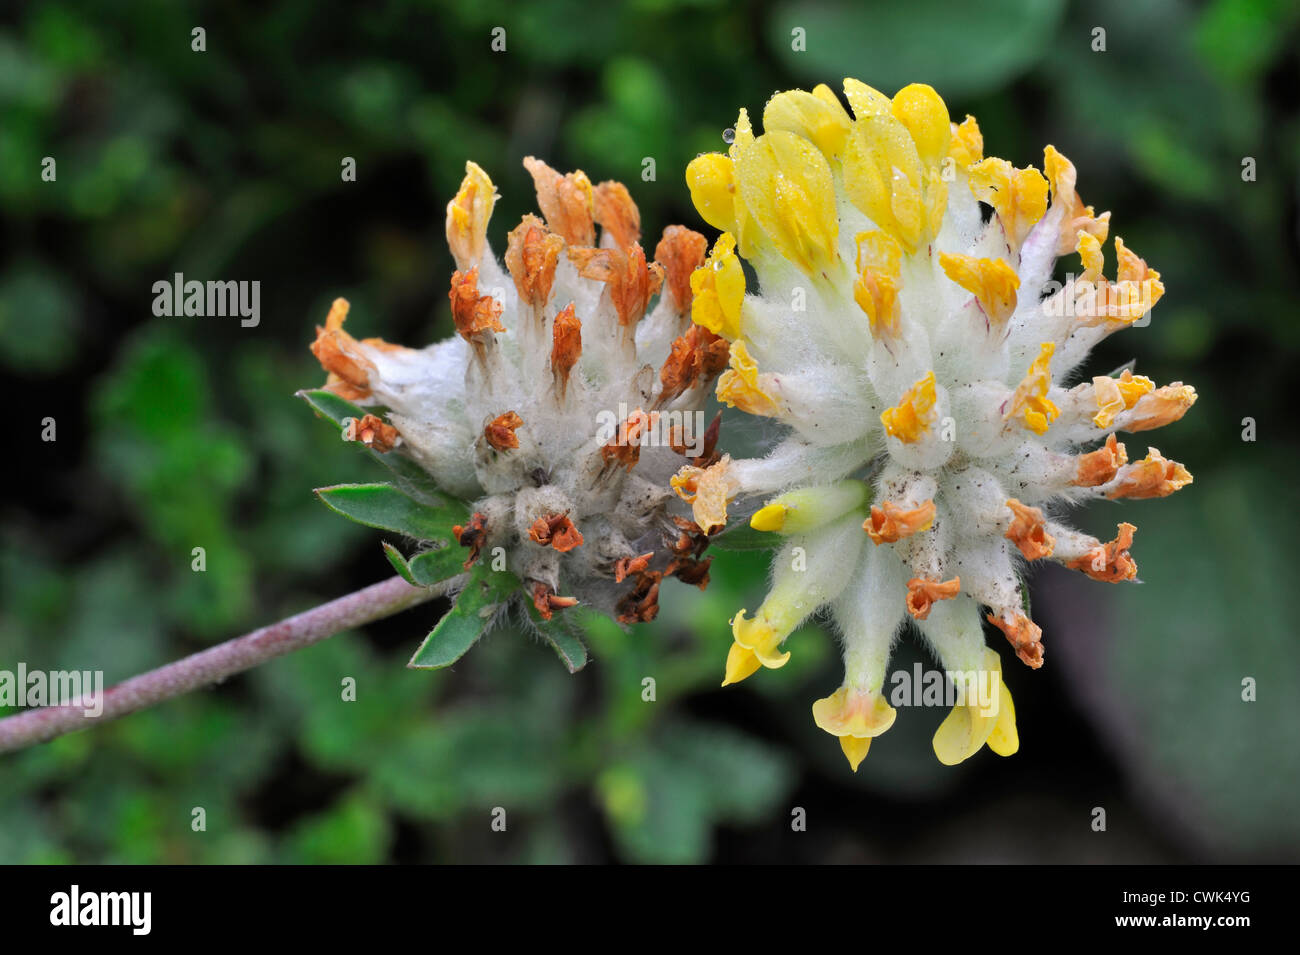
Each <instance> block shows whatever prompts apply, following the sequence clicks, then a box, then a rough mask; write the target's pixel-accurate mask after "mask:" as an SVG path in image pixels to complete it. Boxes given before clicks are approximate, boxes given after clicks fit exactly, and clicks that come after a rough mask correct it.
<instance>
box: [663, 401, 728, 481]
mask: <svg viewBox="0 0 1300 955" xmlns="http://www.w3.org/2000/svg"><path fill="white" fill-rule="evenodd" d="M721 432H722V412H721V411H719V412H718V413H717V414H715V415H714V416H713V420H712V421H710V422H709V426H708V427H707V428H705V429H704V437H703V439H702V440H701V441H700V442H699V445H698V449H699V453H698V454H696V453H695V450H696V449H695V448H693V447H691V446H690V445H688V444H687V443H686V434H685V432H684V429H683V428H682V426H681V425H673V426H672V428H670V429H669V431H668V446H669V447H670V448H672V449H673V450H674V451H676V452H677V453H678V454H680V455H681V456H682V457H684V458H686V459H687V460H688V461H690V462H691V464H692V465H693V466H694V467H697V468H707V467H709V466H710V465H712V464H716V463H717V462H718V461H719V460H721V458H722V455H721V454H720V453H719V452H718V436H719V435H720V434H721ZM694 444H695V442H694V441H692V442H691V445H694Z"/></svg>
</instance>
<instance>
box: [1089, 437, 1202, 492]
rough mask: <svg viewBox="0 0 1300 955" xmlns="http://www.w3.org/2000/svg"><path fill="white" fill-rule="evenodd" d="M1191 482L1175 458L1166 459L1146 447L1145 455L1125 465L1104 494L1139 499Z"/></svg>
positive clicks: (1175, 488)
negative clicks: (1113, 484)
mask: <svg viewBox="0 0 1300 955" xmlns="http://www.w3.org/2000/svg"><path fill="white" fill-rule="evenodd" d="M1191 483H1192V475H1191V474H1190V473H1189V472H1188V470H1187V468H1185V467H1183V466H1182V465H1181V464H1179V463H1178V462H1177V461H1170V460H1169V459H1168V458H1166V457H1165V456H1164V455H1162V454H1161V453H1160V452H1159V451H1158V450H1157V449H1155V448H1147V456H1146V457H1145V458H1143V459H1142V460H1141V461H1138V462H1136V463H1135V464H1133V465H1131V466H1129V467H1127V468H1125V469H1124V470H1123V471H1122V472H1121V473H1120V475H1119V480H1118V481H1117V482H1116V484H1115V487H1113V488H1112V489H1111V490H1110V491H1109V492H1107V494H1106V496H1107V497H1109V498H1111V499H1112V500H1117V499H1119V498H1121V497H1127V498H1132V499H1133V500H1143V499H1145V498H1151V497H1168V496H1169V495H1170V494H1173V493H1174V491H1177V490H1179V489H1180V488H1183V487H1186V486H1187V485H1188V484H1191Z"/></svg>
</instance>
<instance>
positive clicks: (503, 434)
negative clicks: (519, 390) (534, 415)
mask: <svg viewBox="0 0 1300 955" xmlns="http://www.w3.org/2000/svg"><path fill="white" fill-rule="evenodd" d="M523 423H524V419H523V418H521V417H519V415H518V414H517V413H515V412H513V411H507V412H506V413H505V414H500V415H497V416H496V417H495V418H493V419H492V420H491V421H489V422H488V425H487V427H486V428H484V429H483V437H484V438H485V439H486V440H487V443H488V444H490V445H492V447H494V448H496V449H497V450H498V451H509V450H512V449H514V448H517V447H519V436H518V435H516V434H515V430H516V429H517V428H518V427H519V426H520V425H522V424H523Z"/></svg>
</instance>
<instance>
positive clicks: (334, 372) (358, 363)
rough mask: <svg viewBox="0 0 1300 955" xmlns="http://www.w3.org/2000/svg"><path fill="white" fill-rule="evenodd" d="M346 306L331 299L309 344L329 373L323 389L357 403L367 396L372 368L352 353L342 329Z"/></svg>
mask: <svg viewBox="0 0 1300 955" xmlns="http://www.w3.org/2000/svg"><path fill="white" fill-rule="evenodd" d="M348 307H349V306H348V300H347V299H345V298H336V299H335V300H334V304H332V305H331V306H330V310H329V315H327V316H326V317H325V325H324V327H321V326H320V325H317V326H316V340H315V341H314V342H312V343H311V353H312V354H313V355H315V356H316V360H317V361H319V362H320V363H321V367H322V368H324V369H325V370H326V371H327V372H329V377H328V378H327V379H326V381H325V387H326V388H327V389H328V390H330V391H332V392H334V393H335V394H336V395H338V396H339V397H340V398H346V399H347V400H348V401H359V400H361V399H362V398H369V397H370V376H371V374H373V373H374V371H375V366H374V365H373V364H372V363H371V362H370V361H368V360H367V359H366V358H365V357H364V356H362V355H354V354H352V353H353V352H355V351H356V348H355V344H356V340H355V339H354V338H353V337H352V336H351V335H349V334H348V333H347V332H345V331H344V330H343V321H344V319H346V318H347V317H348ZM349 346H353V347H349Z"/></svg>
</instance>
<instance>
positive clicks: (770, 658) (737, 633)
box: [731, 604, 793, 670]
mask: <svg viewBox="0 0 1300 955" xmlns="http://www.w3.org/2000/svg"><path fill="white" fill-rule="evenodd" d="M765 607H766V604H765V605H764V606H763V607H759V608H758V615H757V616H756V617H754V619H753V620H746V619H745V611H744V610H743V609H742V610H740V611H738V612H737V613H736V616H735V617H733V618H732V620H731V635H732V637H734V638H735V641H736V643H737V644H738V645H739V646H741V647H744V648H745V649H747V650H751V651H753V653H754V656H755V657H757V658H758V662H759V663H761V664H762V665H763V666H765V667H768V668H770V669H773V670H779V669H780V668H781V667H783V666H785V665H786V663H788V662H789V660H790V651H789V650H784V651H783V650H781V641H782V640H784V639H785V638H786V637H787V636H788V635H789V633H790V630H791V629H793V625H792V626H791V627H786V626H784V625H783V624H784V622H785V621H778V625H775V626H774V625H773V623H772V622H771V621H770V620H768V619H767V616H766V615H765V614H764V609H765Z"/></svg>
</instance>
